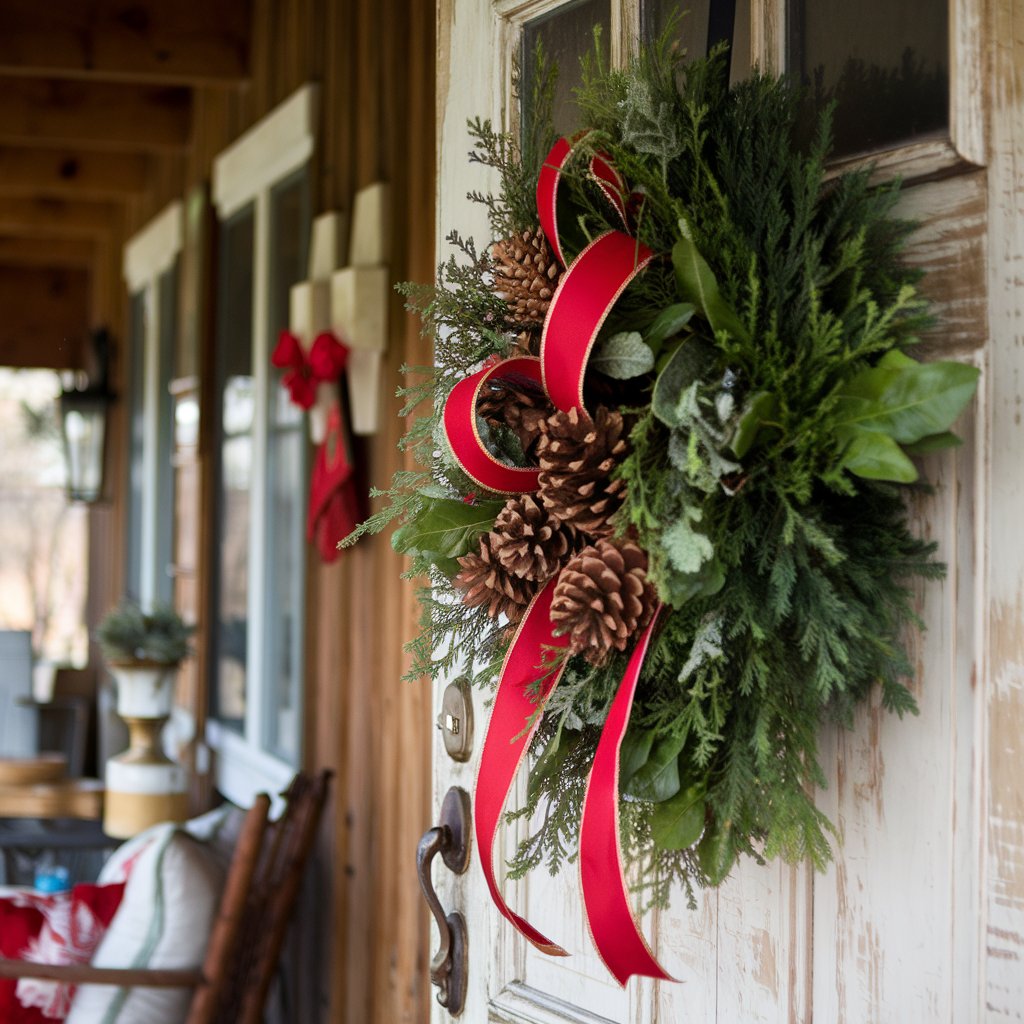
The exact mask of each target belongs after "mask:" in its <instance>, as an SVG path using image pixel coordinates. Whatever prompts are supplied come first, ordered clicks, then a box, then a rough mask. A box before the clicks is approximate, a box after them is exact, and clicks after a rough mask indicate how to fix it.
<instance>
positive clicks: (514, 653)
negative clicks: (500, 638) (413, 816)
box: [473, 576, 568, 956]
mask: <svg viewBox="0 0 1024 1024" xmlns="http://www.w3.org/2000/svg"><path fill="white" fill-rule="evenodd" d="M557 582H558V577H557V576H556V577H554V578H553V579H550V580H549V581H548V582H547V584H546V585H545V586H544V587H543V589H542V590H541V591H540V593H539V594H538V595H537V596H536V597H535V598H534V599H533V602H532V604H531V605H530V607H529V609H527V612H526V615H524V616H523V621H522V622H521V623H520V624H519V629H518V630H517V631H516V635H515V639H514V640H513V641H512V644H511V646H510V647H509V649H508V654H507V655H506V656H505V664H504V665H502V667H501V682H500V683H499V684H498V692H497V694H496V695H495V698H494V709H493V710H492V712H491V720H490V722H489V723H488V725H487V735H486V737H485V738H484V745H483V750H482V752H481V754H480V770H479V773H478V774H477V784H476V799H475V802H474V810H473V817H474V821H475V825H476V842H477V847H478V849H479V850H480V859H481V861H482V862H483V869H484V878H486V880H487V888H488V889H490V891H491V899H493V900H494V903H495V906H497V908H498V910H500V911H501V913H502V914H503V915H504V916H505V917H506V918H508V920H509V921H511V922H512V924H514V925H515V926H516V928H518V929H519V931H520V932H522V934H523V935H525V936H526V938H527V939H529V941H530V942H531V943H533V945H534V946H536V947H537V948H538V949H539V950H541V951H542V952H544V953H549V954H550V955H552V956H568V954H567V953H566V951H565V950H564V949H562V947H561V946H559V945H557V944H556V943H554V942H552V941H551V940H550V939H549V938H547V937H546V936H544V935H542V934H541V933H540V932H539V931H537V929H536V928H534V927H533V925H531V924H530V923H529V921H527V920H526V919H525V918H522V917H520V916H519V915H518V914H516V913H515V912H514V911H512V910H510V909H509V906H508V904H507V903H506V902H505V899H504V897H503V896H502V895H501V890H500V889H499V887H498V882H497V879H496V878H495V876H494V840H495V839H496V837H497V834H498V826H499V824H500V823H501V815H502V812H503V811H504V809H505V801H506V800H507V799H508V794H509V790H510V789H511V788H512V783H513V782H514V781H515V777H516V774H517V773H518V771H519V766H520V765H521V764H522V762H523V758H524V757H525V756H526V751H527V750H528V749H529V746H530V740H531V739H533V734H534V733H535V732H536V731H537V726H538V725H539V724H540V717H541V712H542V710H543V708H544V704H545V702H546V701H547V699H548V697H550V696H551V692H552V691H553V690H554V688H555V687H556V686H557V685H558V680H559V679H560V678H561V675H562V671H563V669H564V662H563V664H562V667H560V668H557V669H554V668H552V669H551V670H550V672H549V673H548V674H547V675H546V676H544V672H545V668H544V662H545V661H549V660H553V659H551V654H550V653H549V652H548V651H547V650H546V648H552V647H553V648H564V647H565V646H566V644H567V643H568V638H567V637H561V636H555V634H554V633H553V632H552V629H551V597H552V595H553V594H554V592H555V584H556V583H557ZM538 675H541V676H543V678H542V679H541V681H540V693H539V694H537V695H534V693H531V687H532V686H533V684H534V683H536V682H537V677H538ZM531 720H532V725H530V726H529V727H527V724H526V723H527V722H529V721H531Z"/></svg>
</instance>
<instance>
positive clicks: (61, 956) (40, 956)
mask: <svg viewBox="0 0 1024 1024" xmlns="http://www.w3.org/2000/svg"><path fill="white" fill-rule="evenodd" d="M123 895H124V883H122V882H118V883H117V884H116V885H89V884H80V885H76V886H75V887H74V889H72V890H71V892H62V893H56V894H54V895H52V896H44V895H42V894H40V893H36V892H33V891H32V890H30V889H28V890H23V891H15V890H7V891H6V894H5V895H4V896H2V897H0V956H3V957H4V959H7V960H23V961H31V962H32V963H40V964H86V963H88V962H89V961H90V960H91V959H92V955H93V953H94V952H95V951H96V947H97V946H98V945H99V944H100V940H101V939H102V938H103V935H104V933H105V932H106V930H107V928H108V927H109V925H110V922H111V921H112V920H113V918H114V914H115V913H116V912H117V908H118V906H119V905H120V903H121V897H122V896H123ZM73 995H74V987H73V986H68V985H62V984H59V983H58V982H53V981H42V980H40V979H38V978H23V979H21V980H19V981H15V980H14V979H10V980H0V1021H2V1022H3V1024H46V1022H48V1021H53V1020H63V1019H64V1017H65V1016H66V1015H67V1012H68V1010H69V1009H70V1006H71V998H72V996H73Z"/></svg>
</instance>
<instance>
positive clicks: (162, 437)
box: [153, 260, 178, 604]
mask: <svg viewBox="0 0 1024 1024" xmlns="http://www.w3.org/2000/svg"><path fill="white" fill-rule="evenodd" d="M156 287H157V293H158V295H159V303H158V307H159V310H160V323H159V324H158V330H159V340H158V342H157V364H158V373H159V384H158V390H157V433H156V466H155V471H156V475H157V480H156V488H157V490H156V496H157V500H156V510H155V511H156V524H155V529H156V551H155V552H153V557H154V558H155V559H156V565H155V571H154V573H153V581H154V594H153V596H154V598H155V600H156V601H158V602H160V603H161V604H170V603H171V601H172V599H173V597H174V587H173V583H174V581H173V579H172V577H171V573H170V567H171V563H172V562H173V560H174V468H173V466H172V465H171V452H172V448H173V434H174V407H173V402H172V401H171V392H170V383H171V378H172V375H173V373H174V354H175V349H176V347H177V332H178V261H177V260H175V261H174V263H173V264H172V265H171V266H170V267H169V268H168V269H167V270H165V271H164V272H163V274H161V275H160V278H159V280H158V281H157V283H156Z"/></svg>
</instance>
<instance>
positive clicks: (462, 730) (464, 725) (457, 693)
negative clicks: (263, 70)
mask: <svg viewBox="0 0 1024 1024" xmlns="http://www.w3.org/2000/svg"><path fill="white" fill-rule="evenodd" d="M437 727H438V729H440V730H441V736H442V737H443V738H444V749H445V751H446V752H447V754H448V756H449V757H450V758H451V759H452V760H453V761H459V762H464V761H468V760H469V758H470V756H471V755H472V753H473V690H472V687H470V685H469V680H468V679H466V677H465V676H460V677H459V678H458V679H456V680H455V681H454V682H452V683H449V684H448V685H447V686H446V687H445V688H444V694H443V695H442V696H441V713H440V714H439V715H438V716H437Z"/></svg>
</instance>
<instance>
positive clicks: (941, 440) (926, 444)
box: [903, 430, 964, 455]
mask: <svg viewBox="0 0 1024 1024" xmlns="http://www.w3.org/2000/svg"><path fill="white" fill-rule="evenodd" d="M963 443H964V439H963V438H962V437H958V436H957V435H956V434H954V433H953V432H952V431H950V430H944V431H943V432H942V433H941V434H929V435H928V436H927V437H922V438H921V440H920V441H915V442H914V443H913V444H905V445H904V446H903V450H904V451H905V452H906V453H907V454H908V455H930V454H931V453H932V452H941V451H943V450H944V449H946V448H958V447H959V446H960V445H962V444H963Z"/></svg>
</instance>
